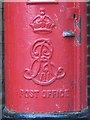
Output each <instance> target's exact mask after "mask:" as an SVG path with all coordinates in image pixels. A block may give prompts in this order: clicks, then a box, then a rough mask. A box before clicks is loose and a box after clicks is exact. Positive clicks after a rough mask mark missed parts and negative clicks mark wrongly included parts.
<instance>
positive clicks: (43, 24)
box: [30, 9, 55, 33]
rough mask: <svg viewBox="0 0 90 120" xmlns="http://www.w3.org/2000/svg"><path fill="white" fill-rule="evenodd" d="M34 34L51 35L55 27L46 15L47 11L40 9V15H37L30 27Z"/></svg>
mask: <svg viewBox="0 0 90 120" xmlns="http://www.w3.org/2000/svg"><path fill="white" fill-rule="evenodd" d="M30 26H31V27H32V28H33V31H34V32H39V33H50V32H52V29H53V27H54V26H55V24H54V21H53V20H52V19H51V18H50V17H49V16H48V15H46V14H45V9H40V15H37V16H36V17H35V18H34V19H33V21H32V24H31V25H30Z"/></svg>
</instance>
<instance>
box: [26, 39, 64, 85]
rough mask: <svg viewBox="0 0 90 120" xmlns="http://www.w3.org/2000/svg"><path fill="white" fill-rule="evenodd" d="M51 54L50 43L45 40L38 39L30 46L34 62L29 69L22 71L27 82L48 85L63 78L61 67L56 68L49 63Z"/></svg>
mask: <svg viewBox="0 0 90 120" xmlns="http://www.w3.org/2000/svg"><path fill="white" fill-rule="evenodd" d="M52 54H53V47H52V43H51V42H50V41H49V40H47V39H43V38H42V39H39V40H37V41H36V42H35V43H34V44H33V46H32V58H33V59H34V62H33V63H32V65H31V67H30V68H26V69H25V71H24V77H25V78H26V79H27V80H33V81H34V83H36V84H38V85H49V84H51V83H53V82H54V81H55V80H56V79H61V78H63V77H64V76H65V72H64V70H63V68H62V67H59V68H56V67H55V65H54V64H53V63H52V62H51V58H52Z"/></svg>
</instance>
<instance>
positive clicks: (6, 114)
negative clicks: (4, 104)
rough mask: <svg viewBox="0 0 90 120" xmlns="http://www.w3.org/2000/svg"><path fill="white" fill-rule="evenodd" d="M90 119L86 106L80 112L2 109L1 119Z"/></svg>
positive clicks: (89, 112)
mask: <svg viewBox="0 0 90 120" xmlns="http://www.w3.org/2000/svg"><path fill="white" fill-rule="evenodd" d="M24 119H25V120H90V110H89V109H88V108H86V109H84V110H83V111H81V112H69V113H60V114H59V113H43V114H42V113H37V114H36V113H30V114H28V113H17V112H12V111H9V110H7V109H6V108H5V109H4V110H3V118H2V120H24Z"/></svg>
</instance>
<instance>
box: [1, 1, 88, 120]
mask: <svg viewBox="0 0 90 120" xmlns="http://www.w3.org/2000/svg"><path fill="white" fill-rule="evenodd" d="M4 31H5V32H4V37H5V41H4V45H5V62H4V63H5V109H4V110H3V119H5V120H7V119H12V120H13V119H16V120H18V119H30V120H34V119H35V120H36V119H40V120H41V119H42V120H44V119H47V120H50V119H51V120H60V119H61V120H70V119H71V120H77V119H78V120H83V119H85V120H89V112H88V107H87V88H86V87H87V79H86V78H87V77H86V76H87V68H86V66H87V65H86V64H87V42H86V3H80V2H67V1H66V2H58V1H55V0H51V1H50V2H45V1H44V2H35V0H34V1H33V0H31V1H29V2H17V3H16V2H11V3H9V2H7V3H4Z"/></svg>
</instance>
